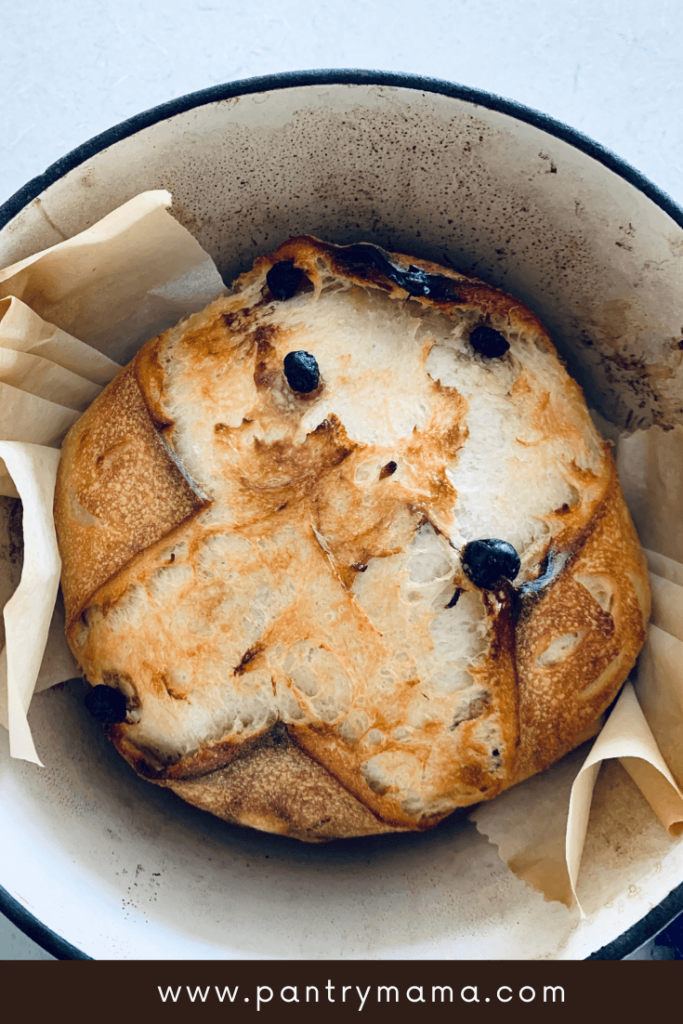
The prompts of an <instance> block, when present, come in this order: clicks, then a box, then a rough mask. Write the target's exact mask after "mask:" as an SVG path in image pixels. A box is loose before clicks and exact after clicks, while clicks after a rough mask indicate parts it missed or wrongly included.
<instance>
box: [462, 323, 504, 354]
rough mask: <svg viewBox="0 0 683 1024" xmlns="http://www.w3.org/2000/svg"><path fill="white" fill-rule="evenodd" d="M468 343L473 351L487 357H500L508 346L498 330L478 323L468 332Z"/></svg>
mask: <svg viewBox="0 0 683 1024" xmlns="http://www.w3.org/2000/svg"><path fill="white" fill-rule="evenodd" d="M470 344H471V346H472V348H473V349H474V351H475V352H479V353H480V354H481V355H482V356H486V358H487V359H500V357H501V356H504V355H505V353H506V352H507V350H508V349H509V348H510V346H509V344H508V342H507V341H506V340H505V338H504V337H503V335H502V334H501V333H500V331H494V329H493V327H487V326H486V324H480V325H479V327H475V328H474V330H473V331H472V332H471V334H470Z"/></svg>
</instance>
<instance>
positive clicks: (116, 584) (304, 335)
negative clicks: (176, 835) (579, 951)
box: [55, 237, 649, 841]
mask: <svg viewBox="0 0 683 1024" xmlns="http://www.w3.org/2000/svg"><path fill="white" fill-rule="evenodd" d="M301 353H303V354H304V356H305V358H304V356H301ZM289 354H296V355H294V356H291V355H290V356H289V360H288V363H285V357H286V356H288V355H289ZM297 360H298V362H297ZM297 374H298V376H297ZM297 388H301V389H302V390H297ZM304 388H305V390H304ZM122 507H127V508H134V509H135V515H129V516H122V515H121V508H122ZM159 509H163V514H161V512H160V511H159ZM55 515H56V522H57V527H58V534H59V540H60V547H61V550H62V555H63V559H64V574H63V588H64V594H65V602H66V608H67V618H68V627H67V633H68V638H69V642H70V644H71V647H72V649H73V651H74V653H75V655H76V657H77V658H78V660H79V662H80V664H81V666H82V668H83V671H84V673H85V674H86V676H87V678H88V679H89V681H90V682H91V683H92V684H93V686H96V687H102V686H107V687H110V688H115V689H117V690H118V691H120V692H121V693H123V694H124V696H125V698H126V711H125V715H126V717H125V721H119V722H117V723H116V724H112V725H110V726H109V729H110V734H111V736H112V739H113V740H114V742H115V743H116V745H117V747H118V749H119V750H120V751H121V753H122V754H124V756H125V757H127V759H128V760H129V761H130V762H131V764H133V766H134V767H135V768H136V769H137V770H138V771H139V772H140V773H141V774H143V775H145V776H146V777H148V778H150V779H152V780H153V781H155V782H157V783H158V784H161V785H165V786H170V787H171V788H174V789H175V790H176V791H177V792H178V793H180V795H182V796H183V797H184V798H185V799H188V800H190V801H191V802H193V803H196V804H197V805H199V806H202V807H205V808H206V809H208V810H210V811H212V812H213V813H215V814H219V815H220V816H222V817H224V818H226V819H228V820H230V821H235V822H240V823H242V824H248V825H253V826H255V827H257V828H262V829H267V830H269V831H277V832H282V833H286V834H290V835H294V836H297V837H299V838H302V839H307V840H311V841H315V840H321V839H329V838H334V837H337V836H348V835H361V834H367V833H372V832H382V831H392V830H397V829H420V828H426V827H429V826H431V825H433V824H436V823H437V822H438V821H439V820H441V819H442V818H443V817H444V816H445V815H447V814H449V813H450V812H451V811H452V810H454V809H455V808H456V807H461V806H467V805H470V804H473V803H475V802H478V801H480V800H482V799H489V798H491V797H493V796H495V795H496V794H497V793H499V792H500V791H501V790H503V789H505V788H506V787H508V786H510V785H512V784H514V783H515V782H517V781H520V780H521V779H523V778H525V777H527V776H528V775H530V774H533V773H534V772H536V771H539V770H542V769H544V768H546V767H548V765H550V764H551V763H552V762H553V761H554V760H556V759H557V758H559V757H561V756H562V755H563V754H565V753H566V752H567V751H569V750H571V749H572V748H573V747H574V746H576V745H577V744H578V743H579V742H581V741H582V739H584V738H585V737H586V736H588V735H590V734H591V731H593V730H594V729H595V727H596V723H597V722H598V720H599V717H600V715H601V714H602V712H603V711H604V710H605V709H606V707H607V706H608V705H609V703H610V702H611V701H612V699H613V698H614V696H615V694H616V692H617V691H618V688H619V686H620V685H621V684H622V683H623V681H624V679H625V678H626V676H627V674H628V672H629V671H630V669H631V668H632V666H633V663H634V661H635V658H636V656H637V653H638V650H639V648H640V646H641V644H642V642H643V640H644V624H645V622H646V621H647V617H648V615H649V594H648V588H647V575H646V571H645V566H644V562H643V557H642V553H641V551H640V547H639V544H638V540H637V538H636V536H635V533H634V530H633V526H632V524H631V521H630V518H629V515H628V512H627V510H626V508H625V505H624V502H623V498H622V495H621V491H620V488H619V484H618V481H617V478H616V472H615V468H614V462H613V459H612V456H611V454H610V451H609V446H608V445H607V444H606V443H605V442H604V441H603V440H602V439H601V437H600V436H599V434H598V433H597V431H596V429H595V427H594V426H593V424H592V422H591V420H590V417H589V415H588V412H587V410H586V407H585V403H584V400H583V396H582V394H581V391H580V389H579V387H578V385H577V384H576V383H575V382H574V381H573V380H571V378H569V376H568V375H567V373H566V371H565V370H564V368H563V366H562V364H561V363H560V361H559V359H558V357H557V355H556V352H555V350H554V348H553V345H552V343H551V342H550V340H549V338H548V336H547V334H546V332H545V330H544V328H543V327H542V325H541V324H540V323H539V321H538V320H537V319H536V318H535V317H534V316H533V315H532V314H531V313H530V312H529V311H528V310H527V309H526V308H524V307H523V306H521V305H520V303H519V302H517V301H516V300H515V299H513V298H511V297H510V296H508V295H506V294H504V293H502V292H500V291H498V290H496V289H493V288H490V287H488V286H486V285H484V284H482V283H481V282H478V281H475V280H473V279H471V278H466V277H464V276H462V275H459V274H457V273H455V272H453V271H451V270H446V269H444V268H442V267H439V266H436V265H435V264H429V263H426V262H424V261H420V260H416V259H413V258H409V257H406V256H401V255H396V254H388V253H385V252H384V251H383V250H380V249H377V248H376V247H373V246H369V245H356V246H349V247H343V246H333V245H330V244H326V243H323V242H320V241H318V240H316V239H313V238H309V237H305V238H298V239H292V240H291V241H290V242H288V243H286V244H285V245H284V246H281V247H280V249H278V250H277V251H276V252H275V253H274V254H272V255H270V256H264V257H261V258H260V259H258V260H257V261H256V264H255V266H254V269H253V270H251V271H250V272H249V273H247V274H245V275H243V276H242V277H241V278H240V279H239V280H238V281H237V282H236V285H235V292H234V294H232V295H230V296H228V297H226V298H222V299H219V300H218V301H216V302H214V303H213V304H212V305H211V306H209V307H208V308H207V309H205V310H204V311H203V312H201V313H198V314H196V315H195V316H192V317H190V318H189V319H188V320H186V321H184V322H183V323H181V324H179V325H178V326H177V327H176V328H174V329H172V330H170V331H167V332H166V333H165V334H163V335H161V336H159V337H157V338H154V339H152V340H151V341H150V342H148V343H147V345H145V346H144V348H143V349H142V350H141V351H140V352H139V353H138V355H137V356H136V358H135V359H134V360H133V362H132V363H131V364H130V365H129V366H128V367H126V368H125V369H124V370H123V371H122V374H121V375H120V377H119V378H118V379H117V381H115V382H114V383H113V385H111V386H110V387H109V388H107V389H106V390H105V391H104V392H103V394H102V395H101V396H100V397H99V398H98V399H97V400H96V402H95V403H94V404H93V405H92V406H91V408H90V409H89V410H88V412H87V413H86V414H85V415H84V416H83V417H82V419H81V420H80V421H79V422H78V423H77V424H76V425H75V426H74V428H73V429H72V430H71V432H70V434H69V435H68V437H67V440H66V441H65V444H64V454H63V459H62V462H61V466H60V475H59V481H58V488H57V496H56V503H55ZM480 541H492V542H495V543H493V545H489V546H488V547H486V545H484V546H483V547H481V545H480V546H479V548H477V542H480ZM468 545H469V547H468ZM501 551H502V552H504V553H505V552H507V555H506V556H505V557H507V558H508V562H507V563H506V564H512V565H513V566H514V568H513V569H512V570H509V569H507V570H505V572H507V575H505V572H503V570H502V569H501V574H500V576H498V577H496V568H495V567H496V565H497V564H498V563H497V562H496V558H500V557H501V555H500V552H501ZM468 552H469V555H468ZM482 552H483V554H482ZM491 552H492V553H493V554H491ZM464 554H465V557H464ZM489 555H491V557H492V558H493V562H492V563H490V562H486V565H487V566H488V569H487V571H488V572H489V577H490V572H491V571H492V570H491V568H490V565H491V564H492V565H493V566H494V570H493V571H494V576H493V577H490V578H489V577H486V576H485V575H481V572H483V571H484V570H483V569H482V570H480V574H479V575H478V574H477V570H473V568H472V566H473V565H475V563H476V558H475V556H477V557H479V558H484V559H485V560H486V559H489ZM510 559H511V560H512V561H510ZM500 565H501V566H502V565H503V562H501V563H500ZM517 568H518V569H519V571H518V572H517ZM105 695H106V692H105Z"/></svg>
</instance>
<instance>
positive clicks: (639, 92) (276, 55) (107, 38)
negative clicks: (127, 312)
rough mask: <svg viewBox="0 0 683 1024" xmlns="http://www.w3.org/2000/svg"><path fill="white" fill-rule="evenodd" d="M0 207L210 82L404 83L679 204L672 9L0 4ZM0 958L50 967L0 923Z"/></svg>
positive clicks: (676, 24)
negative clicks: (327, 75) (498, 108)
mask: <svg viewBox="0 0 683 1024" xmlns="http://www.w3.org/2000/svg"><path fill="white" fill-rule="evenodd" d="M0 19H1V20H0V23H1V24H2V54H3V59H2V62H0V86H1V89H2V97H3V103H2V113H1V115H0V124H1V125H2V131H1V132H0V203H3V202H4V201H5V200H6V199H8V198H9V197H10V195H12V193H13V192H15V191H16V190H17V189H19V188H20V187H21V186H22V185H24V184H25V183H26V182H27V181H28V180H29V179H31V178H33V177H35V176H36V175H38V174H40V173H41V172H42V171H44V170H45V169H46V167H48V165H49V164H51V163H52V162H53V161H55V160H57V159H58V158H59V157H61V156H63V155H64V154H66V153H67V152H69V150H71V149H73V148H74V147H75V146H78V145H79V144H80V143H82V142H85V141H86V140H87V139H89V138H91V137H92V136H93V135H96V134H98V133H99V132H101V131H104V130H105V129H107V128H110V127H112V126H113V125H115V124H117V123H118V122H120V121H122V120H124V119H125V118H128V117H131V116H132V115H134V114H137V113H140V112H141V111H143V110H146V109H148V108H149V107H152V106H155V105H156V104H158V103H162V102H164V101H166V100H170V99H173V98H174V97H177V96H182V95H183V94H185V93H188V92H193V91H194V90H197V89H203V88H206V87H207V86H211V85H216V84H219V83H222V82H229V81H234V80H236V79H241V78H249V77H252V76H255V75H266V74H273V73H275V72H281V71H296V70H306V69H312V68H365V69H372V70H382V71H403V72H410V73H413V74H418V75H428V76H430V77H434V78H442V79H447V80H449V81H453V82H457V83H459V84H462V85H467V86H471V87H475V88H479V89H485V90H487V91H488V92H493V93H498V94H499V95H501V96H504V97H506V98H508V99H513V100H517V101H518V102H520V103H524V104H526V105H527V106H530V107H533V108H536V109H537V110H540V111H543V112H544V113H546V114H550V115H551V116H552V117H554V118H556V119H558V120H560V121H564V122H565V123H566V124H568V125H570V126H571V127H573V128H578V129H579V130H581V131H583V132H584V133H585V134H587V135H589V136H591V137H592V138H593V139H595V140H596V141H597V142H599V143H601V144H602V145H604V146H606V147H607V148H609V149H611V150H613V151H614V152H615V153H617V154H618V155H619V156H621V157H622V158H624V159H625V160H627V161H629V162H630V163H631V164H633V166H634V167H636V168H637V169H638V170H639V171H641V172H642V173H643V174H645V175H646V176H647V177H649V178H650V179H651V180H652V181H653V182H654V183H655V184H656V185H658V186H659V187H660V188H661V189H663V190H664V191H665V192H668V193H669V195H670V196H671V197H672V198H673V199H674V200H675V201H676V202H678V203H679V204H681V205H683V131H682V130H681V110H682V109H683V76H682V75H681V69H680V64H681V53H682V52H683V12H682V10H681V7H680V4H679V3H678V2H677V0H652V2H650V3H649V4H642V3H641V2H639V0H565V2H563V3H553V2H549V0H512V2H510V0H420V2H419V3H417V2H414V0H392V2H389V0H346V2H345V3H342V4H340V3H337V2H333V0H317V3H315V4H312V3H310V2H309V0H260V2H259V3H258V4H252V5H246V4H244V3H242V2H238V0H165V2H161V0H145V3H144V4H141V3H140V2H139V0H24V2H23V3H22V4H10V3H9V2H6V3H4V4H2V10H1V13H0ZM0 959H6V960H7V959H14V960H26V959H51V957H50V956H49V954H47V953H45V952H44V951H42V950H41V949H40V947H38V946H37V945H36V944H35V943H33V942H31V941H30V940H29V939H28V938H26V937H25V936H23V935H22V934H21V933H20V932H19V930H18V929H17V928H16V927H14V926H13V925H12V924H11V923H10V922H9V921H7V920H6V919H5V918H3V917H2V915H0Z"/></svg>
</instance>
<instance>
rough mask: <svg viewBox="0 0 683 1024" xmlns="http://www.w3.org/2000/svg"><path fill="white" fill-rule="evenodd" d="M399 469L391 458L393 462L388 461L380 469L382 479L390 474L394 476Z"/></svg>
mask: <svg viewBox="0 0 683 1024" xmlns="http://www.w3.org/2000/svg"><path fill="white" fill-rule="evenodd" d="M397 469H398V466H397V465H396V463H395V462H394V460H393V459H392V460H391V462H387V464H386V466H382V468H381V469H380V471H379V478H380V480H384V479H386V477H388V476H393V474H394V473H395V472H396V470H397Z"/></svg>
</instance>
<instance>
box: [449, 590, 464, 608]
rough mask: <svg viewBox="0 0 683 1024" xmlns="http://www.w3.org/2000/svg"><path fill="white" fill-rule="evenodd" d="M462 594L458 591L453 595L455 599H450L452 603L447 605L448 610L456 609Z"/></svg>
mask: <svg viewBox="0 0 683 1024" xmlns="http://www.w3.org/2000/svg"><path fill="white" fill-rule="evenodd" d="M460 593H461V591H460V590H456V592H455V593H454V594H453V597H452V598H451V599H450V601H449V602H448V604H447V605H446V608H455V606H456V604H457V603H458V598H459V597H460Z"/></svg>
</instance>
